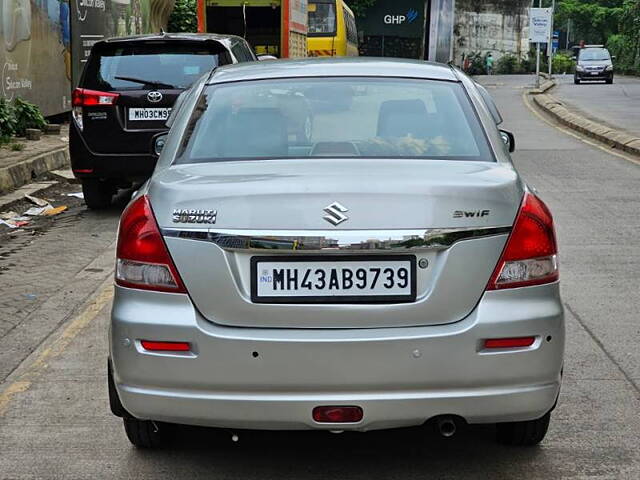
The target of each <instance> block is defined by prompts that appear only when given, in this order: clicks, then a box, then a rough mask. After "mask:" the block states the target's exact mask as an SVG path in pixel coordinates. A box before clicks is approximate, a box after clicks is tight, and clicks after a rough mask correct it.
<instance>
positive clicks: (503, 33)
mask: <svg viewBox="0 0 640 480" xmlns="http://www.w3.org/2000/svg"><path fill="white" fill-rule="evenodd" d="M530 5H531V2H530V1H526V0H525V1H523V0H502V1H499V0H494V1H492V2H479V1H470V0H457V1H456V18H455V24H454V46H453V52H454V55H453V56H454V61H455V62H456V63H457V64H458V65H460V64H461V63H462V55H463V54H469V53H472V52H480V53H481V54H482V55H484V54H485V53H487V52H491V53H492V55H493V58H494V59H496V60H497V59H499V58H500V57H501V56H502V55H504V54H505V53H512V54H514V55H518V56H519V57H526V56H527V52H528V50H529V40H528V36H529V10H528V9H529V7H530Z"/></svg>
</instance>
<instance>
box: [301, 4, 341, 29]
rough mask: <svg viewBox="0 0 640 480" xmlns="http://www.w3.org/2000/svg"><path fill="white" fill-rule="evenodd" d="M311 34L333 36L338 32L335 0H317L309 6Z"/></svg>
mask: <svg viewBox="0 0 640 480" xmlns="http://www.w3.org/2000/svg"><path fill="white" fill-rule="evenodd" d="M307 10H308V14H309V28H308V34H309V35H310V36H325V35H326V36H331V35H335V33H336V4H335V1H333V0H324V1H323V0H316V1H311V2H309V4H308V6H307Z"/></svg>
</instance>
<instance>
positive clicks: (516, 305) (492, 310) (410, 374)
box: [110, 284, 564, 430]
mask: <svg viewBox="0 0 640 480" xmlns="http://www.w3.org/2000/svg"><path fill="white" fill-rule="evenodd" d="M530 335H535V336H536V341H535V343H534V344H533V345H532V346H531V347H527V348H522V349H512V350H503V351H499V352H498V351H486V350H483V348H482V340H483V339H486V338H500V337H513V336H530ZM142 339H154V340H180V341H188V342H190V343H191V344H192V345H193V352H191V353H187V354H174V355H170V354H168V355H165V354H157V353H150V352H146V351H144V349H142V347H141V346H140V343H139V341H140V340H142ZM128 341H129V342H130V343H129V342H128ZM127 343H128V345H127ZM110 346H111V355H112V361H113V367H114V380H115V384H116V389H117V391H118V394H119V396H120V399H121V401H122V403H123V405H124V407H125V408H126V409H127V411H129V412H130V413H131V414H132V415H134V416H135V417H137V418H141V419H152V420H160V421H167V422H174V423H184V424H193V425H205V426H216V427H228V428H258V429H335V428H337V427H339V428H340V429H353V430H372V429H380V428H392V427H402V426H411V425H420V424H422V423H424V422H425V421H426V420H428V419H429V418H431V417H433V416H436V415H445V414H452V415H459V416H461V417H463V418H464V419H465V420H466V421H467V422H469V423H493V422H505V421H519V420H531V419H535V418H539V417H541V416H542V415H544V414H545V413H546V412H547V411H549V410H550V409H551V408H552V407H553V405H554V402H555V401H556V399H557V396H558V392H559V389H560V370H561V368H562V361H563V352H564V323H563V310H562V305H561V302H560V297H559V293H558V285H557V284H553V285H545V286H538V287H528V288H522V289H514V290H511V291H497V292H487V293H486V294H485V295H484V297H483V298H482V300H481V301H480V303H479V304H478V306H477V307H476V309H475V310H474V311H473V312H472V313H471V314H470V315H469V316H468V317H467V318H466V319H464V320H462V321H460V322H456V323H454V324H448V325H439V326H428V327H407V328H378V329H344V330H340V329H327V330H319V329H318V330H302V329H301V330H293V329H255V328H231V327H221V326H218V325H215V324H212V323H210V322H208V321H206V320H204V319H203V318H202V317H201V316H200V315H199V314H198V313H197V312H196V311H195V309H194V308H193V306H192V304H191V301H190V300H189V298H188V296H186V295H175V294H161V293H153V292H141V291H135V290H129V289H124V288H120V287H117V288H116V298H115V300H114V308H113V312H112V324H111V329H110ZM320 405H358V406H360V407H362V408H363V410H364V418H363V420H362V421H361V422H358V423H355V424H339V425H336V424H321V423H316V422H315V421H314V420H313V419H312V417H311V411H312V410H313V408H314V407H316V406H320Z"/></svg>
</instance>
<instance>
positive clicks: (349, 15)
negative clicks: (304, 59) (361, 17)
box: [307, 0, 358, 57]
mask: <svg viewBox="0 0 640 480" xmlns="http://www.w3.org/2000/svg"><path fill="white" fill-rule="evenodd" d="M307 9H308V12H309V27H308V31H307V50H308V54H309V56H310V57H345V56H349V57H354V56H357V55H358V31H357V30H356V19H355V17H354V16H353V12H352V11H351V9H350V8H349V7H348V6H347V4H346V3H344V2H343V1H342V0H309V3H308V6H307Z"/></svg>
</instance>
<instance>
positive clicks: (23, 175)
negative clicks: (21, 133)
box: [0, 126, 69, 194]
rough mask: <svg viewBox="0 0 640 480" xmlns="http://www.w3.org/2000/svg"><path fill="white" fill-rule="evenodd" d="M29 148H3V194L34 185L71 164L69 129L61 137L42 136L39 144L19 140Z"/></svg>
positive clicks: (0, 162) (0, 185) (0, 186)
mask: <svg viewBox="0 0 640 480" xmlns="http://www.w3.org/2000/svg"><path fill="white" fill-rule="evenodd" d="M18 143H22V144H24V146H25V149H24V150H22V151H15V152H14V151H12V150H10V149H9V148H7V147H2V148H0V194H2V193H6V192H7V191H9V190H13V189H14V188H18V187H21V186H22V185H25V184H27V183H29V182H31V181H32V180H33V179H34V178H36V177H37V176H39V175H41V174H43V173H46V172H49V171H51V170H57V169H60V168H64V167H67V166H68V165H69V149H68V145H69V129H68V127H66V126H63V127H62V129H61V132H60V135H42V138H41V139H40V140H37V141H31V140H26V139H22V138H20V139H18Z"/></svg>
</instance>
